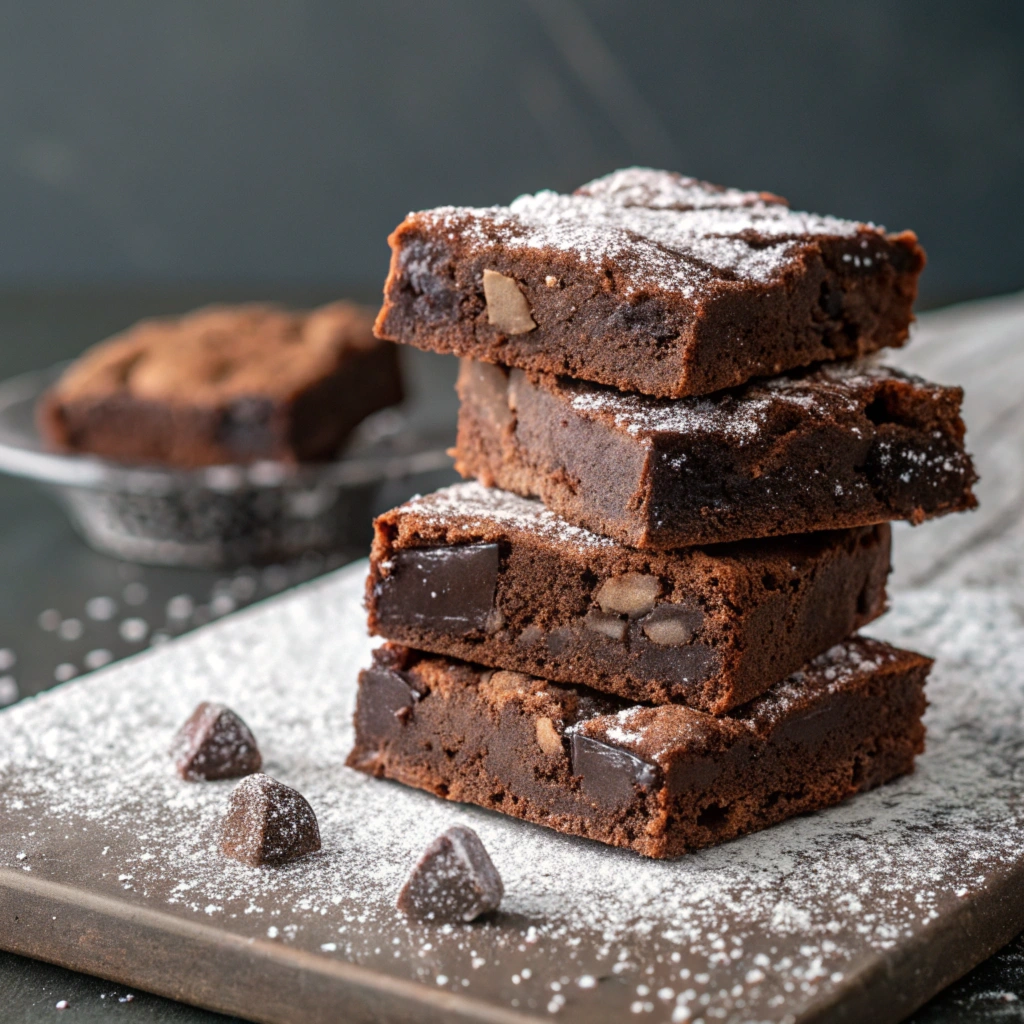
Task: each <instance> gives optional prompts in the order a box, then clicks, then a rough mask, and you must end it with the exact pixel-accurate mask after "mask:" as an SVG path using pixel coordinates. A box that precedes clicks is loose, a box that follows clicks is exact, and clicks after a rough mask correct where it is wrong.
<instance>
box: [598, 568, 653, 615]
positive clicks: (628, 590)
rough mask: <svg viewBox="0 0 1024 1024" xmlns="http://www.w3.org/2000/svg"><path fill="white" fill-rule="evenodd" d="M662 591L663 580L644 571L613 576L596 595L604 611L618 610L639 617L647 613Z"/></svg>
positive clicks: (620, 612) (622, 613)
mask: <svg viewBox="0 0 1024 1024" xmlns="http://www.w3.org/2000/svg"><path fill="white" fill-rule="evenodd" d="M660 593H661V581H660V580H659V579H658V578H657V577H656V576H648V575H647V574H646V573H642V572H627V573H623V574H622V575H621V576H613V577H612V578H611V579H608V580H605V581H604V583H602V584H601V587H600V589H599V590H598V591H597V593H596V594H595V595H594V596H595V598H596V599H597V603H598V604H599V605H600V606H601V611H603V612H618V613H619V614H620V615H628V616H629V617H630V618H631V619H638V618H640V616H641V615H646V614H647V613H648V612H649V611H650V610H651V609H652V608H653V607H654V602H655V601H657V599H658V594H660Z"/></svg>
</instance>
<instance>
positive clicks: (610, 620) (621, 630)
mask: <svg viewBox="0 0 1024 1024" xmlns="http://www.w3.org/2000/svg"><path fill="white" fill-rule="evenodd" d="M583 622H584V624H585V625H586V627H587V629H592V630H593V631H594V632H595V633H601V634H603V635H604V636H606V637H608V639H609V640H624V639H625V638H626V620H625V619H622V618H619V616H618V615H615V614H614V613H609V612H600V611H598V610H597V609H596V608H592V609H591V610H590V611H589V612H587V614H586V615H585V616H584V619H583Z"/></svg>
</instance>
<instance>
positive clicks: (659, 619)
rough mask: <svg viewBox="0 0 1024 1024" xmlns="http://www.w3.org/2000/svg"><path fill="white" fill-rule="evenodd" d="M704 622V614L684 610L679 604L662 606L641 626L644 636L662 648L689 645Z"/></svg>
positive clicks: (694, 609)
mask: <svg viewBox="0 0 1024 1024" xmlns="http://www.w3.org/2000/svg"><path fill="white" fill-rule="evenodd" d="M703 622H704V613H703V612H701V611H700V610H699V609H697V608H684V607H683V606H682V605H678V604H660V605H658V607H657V608H655V609H654V611H652V612H651V613H650V615H645V616H644V618H643V619H642V620H641V623H640V625H641V626H642V628H643V631H644V636H646V637H647V639H648V640H650V641H651V642H652V643H656V644H660V645H661V646H662V647H679V646H681V645H682V644H688V643H689V642H690V641H691V640H692V639H693V634H694V633H696V632H697V630H698V629H700V627H701V624H702V623H703Z"/></svg>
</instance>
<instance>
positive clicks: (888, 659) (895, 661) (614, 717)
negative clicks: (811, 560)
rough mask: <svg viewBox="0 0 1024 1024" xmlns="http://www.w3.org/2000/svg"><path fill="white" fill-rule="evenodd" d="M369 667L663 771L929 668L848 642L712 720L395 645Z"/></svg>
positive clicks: (927, 662) (924, 662)
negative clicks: (541, 719)
mask: <svg viewBox="0 0 1024 1024" xmlns="http://www.w3.org/2000/svg"><path fill="white" fill-rule="evenodd" d="M374 661H375V664H377V665H381V666H384V667H387V668H390V669H392V670H393V671H399V672H403V671H404V672H408V673H409V676H408V678H410V679H412V680H415V684H414V685H415V686H416V687H417V688H422V689H426V690H437V691H438V692H439V693H440V694H442V695H443V696H451V695H452V694H454V693H457V692H459V691H460V690H463V691H464V690H465V689H466V688H467V687H476V693H477V696H478V697H479V698H480V699H482V700H483V701H485V702H487V703H489V704H490V705H492V706H493V707H496V708H497V707H500V706H501V705H502V704H504V703H506V702H508V701H517V702H519V704H520V706H521V707H522V709H523V711H524V712H526V713H528V714H542V715H546V716H553V717H554V718H556V719H558V720H560V721H561V723H562V725H563V727H564V730H565V732H566V733H572V732H579V733H581V734H582V735H584V736H587V737H589V738H590V739H595V740H598V741H600V742H602V743H606V744H609V745H610V746H613V747H620V748H622V749H623V750H626V751H628V752H629V753H631V754H633V755H634V756H635V757H638V758H640V759H641V760H642V761H646V762H648V763H650V764H656V765H658V766H659V767H661V768H663V769H665V770H667V769H669V767H670V766H671V764H672V762H673V761H674V760H675V759H677V758H679V757H700V756H705V755H708V754H714V753H715V752H717V751H721V750H724V749H725V748H726V747H729V746H731V745H732V744H734V743H736V742H737V741H738V740H741V739H744V738H747V739H761V740H767V739H770V737H771V734H772V732H773V731H774V730H775V729H776V728H777V727H778V726H779V725H780V724H782V723H783V722H787V721H793V722H797V721H799V720H800V719H801V718H802V717H803V716H804V715H809V716H811V717H813V715H814V712H815V711H816V709H818V708H819V707H821V706H823V705H828V704H829V703H830V702H831V700H832V699H833V698H837V697H839V696H840V695H841V694H844V693H855V692H857V691H858V690H859V689H861V688H862V687H864V686H867V685H868V684H869V683H870V681H871V679H872V677H873V676H874V675H875V674H876V673H878V672H880V671H895V672H909V671H916V670H922V669H925V670H926V669H927V668H929V667H930V666H931V663H932V662H931V659H930V658H927V657H925V656H924V655H922V654H917V653H916V652H914V651H906V650H901V649H900V648H897V647H892V646H891V645H890V644H887V643H884V642H883V641H881V640H874V639H871V638H870V637H864V636H852V637H850V638H848V639H846V640H844V641H843V642H842V643H839V644H836V645H835V646H834V647H831V648H830V649H829V650H827V651H825V652H824V653H823V654H820V655H818V656H817V657H816V658H814V659H812V660H811V661H809V662H808V663H807V664H806V665H805V666H804V667H803V668H802V669H799V670H798V671H796V672H794V673H793V674H792V675H790V676H789V677H788V678H786V679H784V680H783V681H782V682H780V683H777V684H776V685H775V686H773V687H772V688H771V689H770V690H768V691H767V692H766V693H764V694H762V695H761V696H760V697H756V698H755V699H754V700H752V701H750V702H749V703H747V704H744V705H743V706H742V707H738V708H735V709H734V710H732V711H730V712H728V713H727V714H725V715H720V716H715V715H711V714H708V713H707V712H704V711H698V710H696V709H695V708H690V707H687V706H685V705H683V704H659V705H655V706H651V705H646V704H631V703H628V702H626V701H625V700H623V699H622V698H621V697H614V696H612V695H610V694H604V693H597V692H595V691H593V690H590V689H589V688H588V687H586V686H571V685H567V684H558V683H551V682H548V681H547V680H544V679H538V678H536V677H534V676H529V675H526V674H524V673H521V672H508V671H497V672H495V671H493V670H491V669H483V668H480V667H479V666H475V665H470V664H468V663H467V662H463V661H456V660H454V659H447V658H441V657H437V656H434V655H430V654H423V653H421V652H419V651H414V650H412V649H411V648H408V647H405V646H403V645H401V644H395V643H388V644H385V645H384V646H383V647H381V648H379V649H378V650H377V651H376V652H375V654H374Z"/></svg>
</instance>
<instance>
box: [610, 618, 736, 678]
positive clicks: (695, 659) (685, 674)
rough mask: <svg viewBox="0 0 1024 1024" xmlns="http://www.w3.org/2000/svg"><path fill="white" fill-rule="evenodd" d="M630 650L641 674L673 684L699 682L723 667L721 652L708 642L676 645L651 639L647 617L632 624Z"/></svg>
mask: <svg viewBox="0 0 1024 1024" xmlns="http://www.w3.org/2000/svg"><path fill="white" fill-rule="evenodd" d="M629 650H630V653H631V654H632V655H633V657H635V658H636V660H637V666H636V667H637V669H638V670H639V671H640V672H641V673H643V674H644V675H647V676H650V677H651V678H653V679H657V680H660V681H662V682H665V683H669V684H670V685H671V684H679V683H684V684H693V683H700V682H703V681H704V680H705V679H710V678H711V677H712V676H713V675H714V674H715V673H716V672H719V671H720V670H721V668H722V658H721V655H720V654H719V653H718V651H716V650H715V649H714V648H713V647H710V646H709V645H708V644H702V643H696V642H691V643H688V644H683V645H681V646H678V647H677V646H669V645H665V644H659V643H654V642H652V641H651V640H649V639H648V637H647V635H646V631H645V630H644V620H641V621H640V622H632V623H630V631H629Z"/></svg>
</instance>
